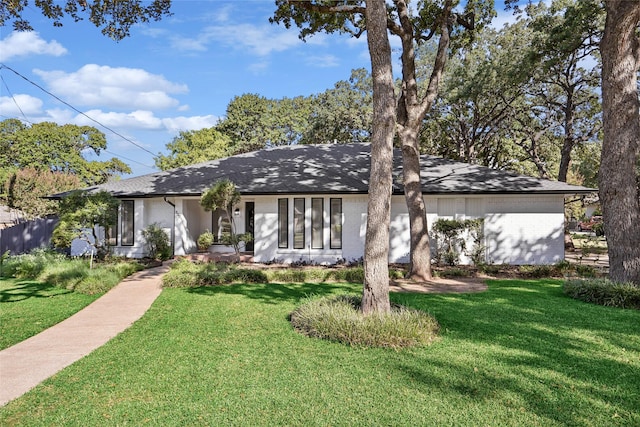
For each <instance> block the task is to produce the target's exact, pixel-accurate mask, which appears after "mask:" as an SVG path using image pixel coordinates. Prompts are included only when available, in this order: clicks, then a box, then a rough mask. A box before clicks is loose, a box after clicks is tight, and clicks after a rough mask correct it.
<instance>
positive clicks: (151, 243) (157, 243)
mask: <svg viewBox="0 0 640 427" xmlns="http://www.w3.org/2000/svg"><path fill="white" fill-rule="evenodd" d="M142 237H143V238H144V240H145V245H146V247H147V256H148V257H149V258H151V259H158V260H161V261H166V260H168V259H169V258H171V242H170V241H169V236H168V235H167V233H165V232H164V230H163V229H162V227H160V225H159V224H158V223H156V222H154V223H153V224H150V225H149V226H147V228H145V229H144V230H142Z"/></svg>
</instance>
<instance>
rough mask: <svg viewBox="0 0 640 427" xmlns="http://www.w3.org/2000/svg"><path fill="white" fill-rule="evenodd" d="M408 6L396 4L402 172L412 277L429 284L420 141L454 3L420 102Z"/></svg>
mask: <svg viewBox="0 0 640 427" xmlns="http://www.w3.org/2000/svg"><path fill="white" fill-rule="evenodd" d="M407 3H408V2H407V1H405V0H395V4H396V7H397V8H398V17H399V20H400V26H399V27H396V28H395V32H396V33H397V34H398V35H399V36H400V39H401V40H402V95H401V96H400V99H399V100H398V105H397V111H396V120H397V123H398V129H399V130H398V136H399V139H400V143H401V145H402V171H403V185H404V195H405V201H406V203H407V210H408V212H409V230H410V236H411V237H410V252H409V257H410V259H409V274H408V277H409V278H411V279H414V280H430V279H431V278H432V273H431V247H430V245H429V231H428V228H427V209H426V205H425V202H424V197H423V195H422V181H421V177H420V150H419V144H418V137H419V133H420V129H421V128H422V121H423V120H424V117H425V116H426V114H427V112H428V111H429V110H430V109H431V106H432V105H433V102H434V101H435V99H436V96H437V94H438V87H439V85H440V81H441V80H442V75H443V73H444V67H445V65H446V62H447V55H448V52H447V50H448V48H449V41H450V38H449V24H450V18H451V10H452V8H453V3H452V2H451V0H447V1H445V4H444V7H443V10H442V15H441V17H440V19H441V22H440V32H441V34H440V41H439V42H438V51H437V53H436V58H435V61H434V64H433V70H432V72H431V77H430V79H429V84H428V87H427V90H426V94H425V95H424V96H423V97H422V98H421V97H420V95H419V93H418V81H417V78H416V66H415V49H414V30H413V23H412V20H411V16H410V13H409V8H408V4H407Z"/></svg>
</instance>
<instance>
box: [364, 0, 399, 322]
mask: <svg viewBox="0 0 640 427" xmlns="http://www.w3.org/2000/svg"><path fill="white" fill-rule="evenodd" d="M366 19H367V41H368V45H369V53H370V55H371V74H372V77H373V134H372V135H371V175H370V179H369V202H368V206H367V231H366V237H365V247H364V289H363V292H362V312H363V313H365V314H368V313H373V312H388V311H390V309H391V307H390V303H389V221H390V217H391V189H392V183H393V181H392V170H393V137H394V130H395V114H394V111H395V108H394V107H395V95H394V91H393V90H394V88H393V72H392V68H391V47H390V45H389V37H388V35H387V11H386V7H385V2H384V0H367V9H366Z"/></svg>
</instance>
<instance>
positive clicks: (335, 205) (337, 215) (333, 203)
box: [329, 199, 342, 249]
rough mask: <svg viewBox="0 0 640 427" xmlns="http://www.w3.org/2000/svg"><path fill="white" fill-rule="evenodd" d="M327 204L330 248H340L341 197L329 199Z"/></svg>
mask: <svg viewBox="0 0 640 427" xmlns="http://www.w3.org/2000/svg"><path fill="white" fill-rule="evenodd" d="M329 204H330V207H329V209H330V213H329V217H330V220H331V224H330V231H331V249H342V199H331V200H330V201H329Z"/></svg>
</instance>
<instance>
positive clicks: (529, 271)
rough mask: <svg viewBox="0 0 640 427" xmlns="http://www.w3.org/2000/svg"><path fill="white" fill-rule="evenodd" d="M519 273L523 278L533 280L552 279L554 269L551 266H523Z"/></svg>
mask: <svg viewBox="0 0 640 427" xmlns="http://www.w3.org/2000/svg"><path fill="white" fill-rule="evenodd" d="M518 271H519V272H520V274H522V275H523V276H526V277H531V278H533V279H540V278H543V277H551V276H552V275H553V267H552V266H550V265H521V266H520V267H519V268H518Z"/></svg>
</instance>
